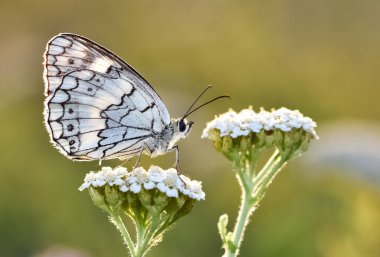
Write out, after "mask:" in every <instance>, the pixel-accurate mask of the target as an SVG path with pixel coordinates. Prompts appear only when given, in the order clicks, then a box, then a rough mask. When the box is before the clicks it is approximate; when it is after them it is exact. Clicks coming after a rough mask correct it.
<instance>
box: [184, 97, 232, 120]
mask: <svg viewBox="0 0 380 257" xmlns="http://www.w3.org/2000/svg"><path fill="white" fill-rule="evenodd" d="M221 98H228V99H231V97H230V96H228V95H221V96H218V97H215V98H214V99H211V100H210V101H207V102H205V103H203V104H201V105H200V106H198V107H197V108H195V109H194V110H192V111H190V112H189V111H187V112H186V114H185V116H183V119H184V118H186V117H187V116H189V115H190V114H192V113H193V112H195V111H196V110H198V109H199V108H201V107H203V106H205V105H207V104H209V103H212V102H214V101H216V100H218V99H221ZM193 105H194V104H193Z"/></svg>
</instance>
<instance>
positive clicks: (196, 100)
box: [182, 85, 212, 118]
mask: <svg viewBox="0 0 380 257" xmlns="http://www.w3.org/2000/svg"><path fill="white" fill-rule="evenodd" d="M210 88H212V86H211V85H208V86H207V87H205V89H203V91H202V93H200V95H199V96H198V97H197V99H195V101H194V102H193V103H192V104H191V105H190V108H189V109H188V110H187V111H186V113H185V114H184V115H183V116H182V117H183V118H186V117H187V116H189V112H190V111H191V108H193V106H194V105H195V104H196V103H197V102H198V100H199V99H200V98H201V97H202V95H203V94H204V93H206V91H207V90H209V89H210ZM190 113H191V112H190Z"/></svg>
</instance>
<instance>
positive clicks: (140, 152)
mask: <svg viewBox="0 0 380 257" xmlns="http://www.w3.org/2000/svg"><path fill="white" fill-rule="evenodd" d="M144 148H145V147H141V149H140V151H139V153H138V154H137V160H136V163H135V166H133V169H135V168H136V167H137V166H138V165H140V159H141V155H142V153H143V151H144Z"/></svg>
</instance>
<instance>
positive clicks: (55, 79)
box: [44, 33, 224, 165]
mask: <svg viewBox="0 0 380 257" xmlns="http://www.w3.org/2000/svg"><path fill="white" fill-rule="evenodd" d="M44 66H45V69H44V81H45V96H46V100H45V109H44V117H45V125H46V128H47V130H48V132H49V134H50V139H51V142H52V143H53V145H54V146H55V147H56V148H57V149H58V150H59V151H60V152H61V153H62V154H63V155H65V156H66V157H68V158H70V159H73V160H80V161H89V160H106V159H114V158H119V159H129V158H131V157H133V156H134V155H136V154H141V153H145V154H148V155H151V156H152V157H155V156H158V155H162V154H165V153H167V152H169V151H173V150H175V151H176V154H177V155H176V156H177V158H176V163H177V165H178V146H177V142H178V141H179V140H180V139H182V138H185V137H186V136H187V135H188V134H189V132H190V129H191V126H192V124H193V122H191V121H187V120H186V119H185V118H186V117H187V116H188V115H189V114H190V113H192V112H193V111H195V110H196V109H198V108H199V107H201V106H203V105H204V104H203V105H201V106H199V107H198V108H195V109H193V110H192V111H191V108H192V107H193V106H194V104H195V102H196V101H197V100H198V99H199V97H198V98H197V100H196V101H195V102H194V103H193V104H192V105H191V107H190V108H189V110H188V111H187V112H186V114H185V115H184V116H183V117H182V118H178V119H171V118H170V115H169V113H168V110H167V108H166V107H165V105H164V103H163V102H162V100H161V98H160V97H159V95H158V94H157V93H156V91H155V90H154V89H153V88H152V86H150V84H149V83H148V82H147V81H146V80H145V79H144V78H143V77H142V76H141V75H140V74H139V73H138V72H137V71H136V70H134V69H133V68H132V67H131V66H130V65H129V64H127V63H126V62H124V61H123V60H122V59H121V58H119V57H118V56H116V55H115V54H113V53H112V52H110V51H108V50H107V49H105V48H104V47H102V46H100V45H98V44H96V43H95V42H93V41H91V40H89V39H87V38H84V37H82V36H78V35H74V34H68V33H64V34H59V35H57V36H55V37H53V38H52V39H51V40H50V41H49V42H48V44H47V46H46V52H45V54H44ZM203 93H204V91H203V92H202V94H203ZM202 94H201V95H202ZM222 97H224V96H222ZM217 98H220V97H217ZM217 98H216V99H217ZM213 100H215V99H213ZM213 100H211V101H213ZM211 101H209V102H211ZM206 104H207V103H206Z"/></svg>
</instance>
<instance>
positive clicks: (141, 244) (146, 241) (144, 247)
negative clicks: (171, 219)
mask: <svg viewBox="0 0 380 257" xmlns="http://www.w3.org/2000/svg"><path fill="white" fill-rule="evenodd" d="M159 221H160V218H159V216H157V217H152V219H151V224H150V226H149V229H148V230H147V231H145V234H144V235H143V236H142V238H140V240H138V241H137V251H136V257H142V256H144V255H145V253H146V252H147V251H148V250H149V248H150V246H152V245H151V244H150V243H151V241H152V239H153V237H154V235H155V232H156V230H157V227H158V225H159Z"/></svg>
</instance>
